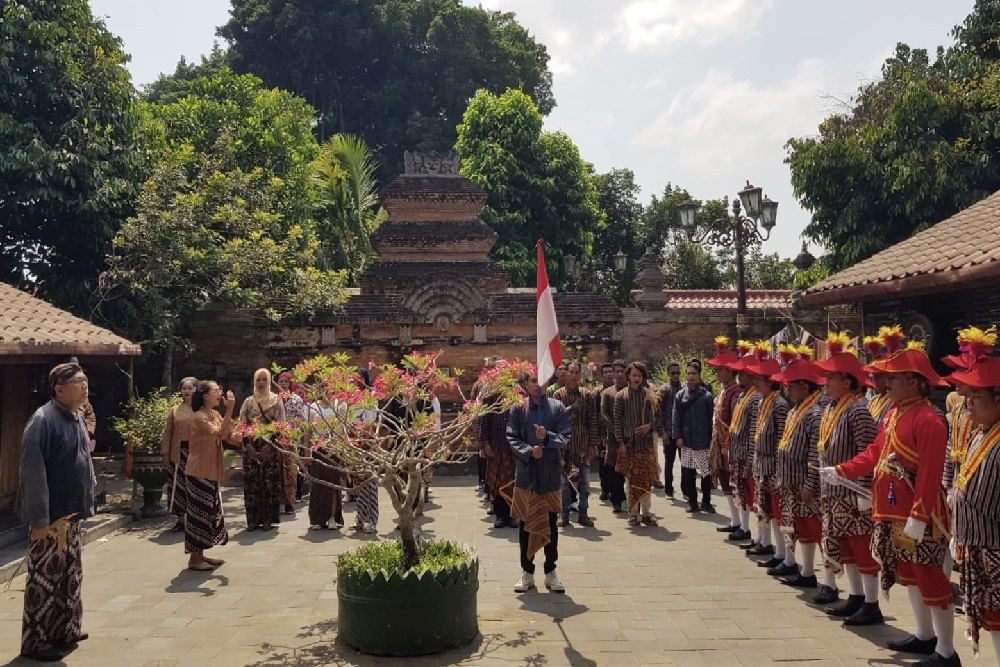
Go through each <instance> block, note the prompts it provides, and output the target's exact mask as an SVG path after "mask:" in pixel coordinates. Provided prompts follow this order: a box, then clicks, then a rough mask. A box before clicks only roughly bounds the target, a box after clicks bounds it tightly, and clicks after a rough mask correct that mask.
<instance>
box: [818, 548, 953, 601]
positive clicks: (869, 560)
mask: <svg viewBox="0 0 1000 667" xmlns="http://www.w3.org/2000/svg"><path fill="white" fill-rule="evenodd" d="M838 541H839V542H840V555H841V557H842V559H843V561H844V563H843V564H844V565H857V567H858V572H860V573H861V574H871V575H876V574H878V570H879V567H878V563H876V562H875V559H874V558H873V557H872V547H871V543H872V537H871V535H852V536H850V537H841V538H840V539H839V540H838ZM900 565H902V563H900ZM938 571H940V572H941V576H942V577H943V576H944V570H942V569H941V568H940V567H939V568H938ZM899 576H900V582H902V577H903V572H902V570H901V569H900V570H899ZM907 585H908V584H907ZM950 591H951V589H950V588H949V592H950Z"/></svg>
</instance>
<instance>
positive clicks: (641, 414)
mask: <svg viewBox="0 0 1000 667" xmlns="http://www.w3.org/2000/svg"><path fill="white" fill-rule="evenodd" d="M625 377H626V378H627V380H628V386H626V387H625V388H624V389H622V390H621V391H619V392H618V393H617V394H616V395H615V407H614V424H615V439H616V440H617V441H618V442H619V443H620V444H619V445H618V460H617V462H616V463H615V470H617V471H618V472H620V473H622V474H623V475H625V481H626V482H628V493H627V498H628V515H629V518H628V525H629V526H633V527H634V526H638V525H639V521H640V518H641V521H642V523H643V524H644V525H647V526H655V525H657V524H656V519H654V518H653V515H652V513H651V511H650V505H651V502H652V492H653V484H654V483H655V482H656V480H657V479H658V478H659V476H660V471H659V467H658V465H657V461H656V448H655V447H654V438H655V436H654V430H653V429H654V428H655V427H656V403H657V399H656V396H655V393H654V392H652V391H650V389H649V387H648V385H647V383H646V381H647V380H648V378H649V371H647V370H646V365H645V364H643V363H641V362H639V361H633V362H632V363H631V364H629V365H628V368H626V369H625ZM640 515H641V517H640Z"/></svg>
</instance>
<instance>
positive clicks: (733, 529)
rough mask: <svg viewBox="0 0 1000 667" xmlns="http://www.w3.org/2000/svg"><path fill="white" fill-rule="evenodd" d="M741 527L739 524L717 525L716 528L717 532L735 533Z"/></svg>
mask: <svg viewBox="0 0 1000 667" xmlns="http://www.w3.org/2000/svg"><path fill="white" fill-rule="evenodd" d="M739 529H740V527H739V526H719V527H717V528H716V529H715V532H717V533H735V532H736V531H737V530H739Z"/></svg>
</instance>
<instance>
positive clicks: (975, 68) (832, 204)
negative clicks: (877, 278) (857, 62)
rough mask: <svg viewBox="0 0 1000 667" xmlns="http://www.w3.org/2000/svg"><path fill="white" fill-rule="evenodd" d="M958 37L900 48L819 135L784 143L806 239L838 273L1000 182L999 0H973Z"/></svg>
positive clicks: (972, 200)
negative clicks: (932, 51)
mask: <svg viewBox="0 0 1000 667" xmlns="http://www.w3.org/2000/svg"><path fill="white" fill-rule="evenodd" d="M952 35H953V37H954V39H955V41H954V44H953V45H952V46H951V47H950V48H949V49H947V50H945V49H943V48H939V49H938V52H937V54H936V57H934V58H931V57H930V56H929V54H928V53H927V51H925V50H922V49H911V48H910V47H909V46H907V45H906V44H899V45H897V47H896V52H895V53H894V54H893V56H891V57H890V58H888V59H887V60H886V61H885V63H884V65H883V66H882V77H881V79H879V80H877V81H874V82H871V83H867V84H865V85H864V86H862V87H861V88H860V89H859V90H858V92H857V94H856V95H855V96H854V97H853V98H852V99H851V100H850V101H849V103H848V104H847V105H846V108H845V109H844V110H843V111H841V112H840V113H837V114H835V115H833V116H830V117H829V118H827V119H826V120H824V121H823V123H822V124H821V125H820V127H819V134H818V136H816V137H805V138H795V139H791V140H790V141H789V142H788V144H787V149H788V157H787V160H786V161H787V163H788V164H789V167H790V169H791V174H792V185H793V188H794V190H795V195H796V197H798V198H799V201H800V202H801V203H802V205H803V206H804V207H806V208H807V209H808V210H810V211H811V212H812V220H811V222H810V223H809V225H808V226H807V227H806V229H805V236H806V237H807V238H809V239H811V240H813V241H816V242H817V243H820V244H822V245H823V246H825V247H826V248H827V249H828V250H829V251H830V257H829V268H830V269H833V270H839V269H842V268H844V267H846V266H849V265H851V264H854V263H856V262H858V261H860V260H862V259H865V258H867V257H869V256H871V255H873V254H874V253H876V252H878V251H879V250H882V249H884V248H886V247H888V246H890V245H893V244H895V243H898V242H899V241H902V240H904V239H906V238H908V237H909V236H911V235H912V234H914V233H916V232H918V231H921V230H923V229H925V228H927V227H929V226H931V225H933V224H935V223H937V222H940V221H941V220H944V219H945V218H948V217H950V216H951V215H953V214H954V213H956V212H957V211H959V210H961V209H962V208H965V207H967V206H969V205H971V204H973V203H975V202H976V201H978V200H980V199H982V198H983V197H985V196H986V195H988V194H991V193H993V192H995V191H996V190H998V189H1000V161H998V160H997V159H996V155H997V154H998V150H1000V132H998V131H997V128H998V127H1000V48H998V44H1000V0H977V2H976V4H975V7H974V8H973V11H972V13H971V14H970V15H969V16H968V17H967V18H966V20H965V22H964V23H963V24H962V25H960V26H957V27H956V28H955V29H954V30H953V32H952Z"/></svg>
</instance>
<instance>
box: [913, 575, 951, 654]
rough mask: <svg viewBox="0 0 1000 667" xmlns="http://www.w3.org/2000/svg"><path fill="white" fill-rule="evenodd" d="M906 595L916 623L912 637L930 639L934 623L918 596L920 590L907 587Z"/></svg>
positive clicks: (932, 634)
mask: <svg viewBox="0 0 1000 667" xmlns="http://www.w3.org/2000/svg"><path fill="white" fill-rule="evenodd" d="M906 594H907V595H909V596H910V607H912V608H913V617H914V618H915V619H916V621H917V628H916V629H915V630H914V631H913V636H914V637H916V638H917V639H930V638H931V637H933V636H934V622H933V621H932V620H931V610H930V609H928V608H927V605H925V604H924V599H923V598H922V597H921V596H920V589H919V588H917V587H916V586H907V587H906ZM945 657H948V656H945Z"/></svg>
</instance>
